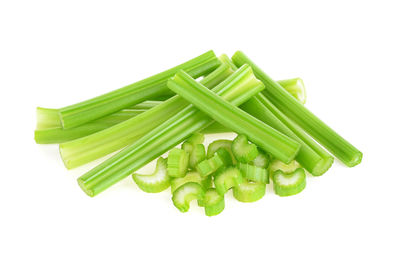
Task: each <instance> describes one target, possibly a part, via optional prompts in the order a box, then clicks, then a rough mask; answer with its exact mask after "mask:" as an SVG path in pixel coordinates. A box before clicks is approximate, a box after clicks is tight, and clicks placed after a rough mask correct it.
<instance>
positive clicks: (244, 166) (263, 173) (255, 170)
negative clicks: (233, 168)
mask: <svg viewBox="0 0 400 260" xmlns="http://www.w3.org/2000/svg"><path fill="white" fill-rule="evenodd" d="M237 167H238V169H239V170H240V172H241V173H242V174H243V177H244V178H245V179H247V180H249V181H254V182H259V183H269V174H268V170H267V169H265V168H261V167H257V166H255V165H251V164H248V163H239V164H238V166H237Z"/></svg>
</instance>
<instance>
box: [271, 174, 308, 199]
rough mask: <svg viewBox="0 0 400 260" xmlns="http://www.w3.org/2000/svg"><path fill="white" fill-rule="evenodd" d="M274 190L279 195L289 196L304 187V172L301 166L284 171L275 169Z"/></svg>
mask: <svg viewBox="0 0 400 260" xmlns="http://www.w3.org/2000/svg"><path fill="white" fill-rule="evenodd" d="M273 182H274V191H275V193H276V194H277V195H279V196H282V197H283V196H291V195H295V194H298V193H300V192H301V191H302V190H304V188H305V187H306V174H305V171H304V169H303V168H298V169H296V170H295V171H293V172H290V173H284V172H283V171H281V170H277V171H275V172H274V174H273Z"/></svg>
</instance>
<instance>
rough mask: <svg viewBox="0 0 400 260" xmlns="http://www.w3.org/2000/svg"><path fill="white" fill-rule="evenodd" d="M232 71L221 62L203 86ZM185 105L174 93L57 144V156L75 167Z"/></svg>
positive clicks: (145, 130) (129, 141)
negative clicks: (100, 128)
mask: <svg viewBox="0 0 400 260" xmlns="http://www.w3.org/2000/svg"><path fill="white" fill-rule="evenodd" d="M232 73H233V71H232V70H231V69H230V68H229V67H228V66H226V65H221V66H220V67H218V68H217V69H216V70H214V71H213V72H212V73H210V74H209V75H207V76H206V77H205V78H203V79H202V80H201V82H203V83H204V84H205V85H206V86H207V87H214V86H215V85H216V84H218V83H220V82H221V81H223V80H224V79H226V78H227V77H228V76H229V75H231V74H232ZM187 105H188V102H187V101H186V100H184V99H182V98H181V97H179V96H174V97H172V98H170V99H168V100H167V101H164V102H163V103H161V104H160V105H157V106H156V107H153V108H151V109H150V110H148V111H146V112H144V113H142V114H140V115H138V116H135V117H133V118H131V119H128V120H126V121H124V122H122V123H120V124H117V125H114V126H112V127H110V128H107V129H105V130H103V131H100V132H97V133H94V134H92V135H89V136H86V137H83V138H80V139H76V140H73V141H70V142H66V143H63V144H61V145H60V153H61V157H62V159H63V161H64V164H65V166H66V167H67V168H68V169H71V168H74V167H78V166H80V165H83V164H85V163H88V162H91V161H93V160H95V159H98V158H101V157H103V156H105V155H107V154H110V153H112V152H114V151H117V150H119V149H121V148H124V147H125V146H127V145H129V144H132V143H133V142H135V141H136V140H138V139H139V138H141V137H142V136H144V135H145V134H147V133H148V132H149V131H151V130H152V129H153V128H155V127H157V126H159V125H160V124H162V123H164V122H165V121H167V120H168V119H169V118H171V117H173V116H174V115H175V114H176V113H177V111H179V110H181V109H183V108H184V107H186V106H187Z"/></svg>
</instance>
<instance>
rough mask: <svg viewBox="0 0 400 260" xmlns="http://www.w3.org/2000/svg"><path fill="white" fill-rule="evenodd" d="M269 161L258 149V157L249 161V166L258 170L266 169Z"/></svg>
mask: <svg viewBox="0 0 400 260" xmlns="http://www.w3.org/2000/svg"><path fill="white" fill-rule="evenodd" d="M269 161H270V157H269V156H268V155H267V154H266V153H264V152H263V151H260V149H258V155H257V157H256V158H255V159H254V160H253V161H251V164H252V165H254V166H257V167H260V168H265V169H267V168H268V165H269Z"/></svg>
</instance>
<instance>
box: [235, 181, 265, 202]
mask: <svg viewBox="0 0 400 260" xmlns="http://www.w3.org/2000/svg"><path fill="white" fill-rule="evenodd" d="M265 190H266V184H265V183H257V182H248V181H246V180H243V182H242V183H240V184H239V185H237V186H235V187H234V188H233V197H235V199H237V200H238V201H241V202H254V201H257V200H259V199H261V198H262V197H264V195H265Z"/></svg>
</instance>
